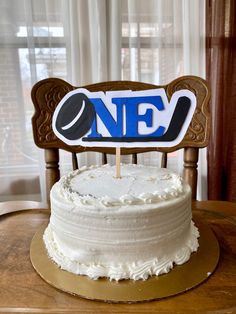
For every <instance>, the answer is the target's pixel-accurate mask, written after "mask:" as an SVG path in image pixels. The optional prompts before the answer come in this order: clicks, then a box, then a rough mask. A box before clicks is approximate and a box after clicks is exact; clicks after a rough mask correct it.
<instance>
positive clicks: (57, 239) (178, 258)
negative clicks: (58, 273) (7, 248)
mask: <svg viewBox="0 0 236 314" xmlns="http://www.w3.org/2000/svg"><path fill="white" fill-rule="evenodd" d="M114 176H115V167H114V166H109V165H104V166H101V167H97V166H92V167H84V168H81V169H80V170H76V171H73V172H71V173H69V174H68V175H66V176H63V177H62V178H61V179H60V181H58V182H57V183H56V184H55V185H54V186H53V188H52V190H51V196H50V197H51V217H50V223H49V225H48V227H47V228H46V230H45V233H44V243H45V246H46V249H47V251H48V255H49V256H50V258H51V259H52V260H53V261H54V262H56V264H58V266H59V267H61V268H62V269H64V270H67V271H69V272H72V273H75V274H80V275H87V276H89V277H90V278H92V279H98V278H99V277H108V278H109V279H110V280H113V279H114V280H121V279H133V280H139V279H143V280H145V279H147V278H148V277H149V276H152V275H156V276H158V275H161V274H164V273H168V272H169V271H170V270H171V269H172V268H173V266H174V265H175V264H176V265H181V264H183V263H185V262H187V261H188V260H189V258H190V255H191V253H192V252H195V251H196V250H197V249H198V237H199V233H198V230H197V228H196V227H195V225H194V223H193V222H192V211H191V189H190V187H189V185H187V184H186V183H184V181H183V180H182V178H181V177H180V176H178V175H177V174H175V173H172V172H171V171H169V170H167V169H158V168H156V167H146V166H141V165H138V166H137V165H122V177H121V178H120V179H117V178H115V177H114Z"/></svg>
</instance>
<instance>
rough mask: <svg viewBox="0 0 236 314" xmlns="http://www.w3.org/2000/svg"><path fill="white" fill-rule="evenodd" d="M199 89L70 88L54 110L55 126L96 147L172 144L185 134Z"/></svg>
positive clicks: (68, 139)
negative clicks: (167, 91) (118, 89)
mask: <svg viewBox="0 0 236 314" xmlns="http://www.w3.org/2000/svg"><path fill="white" fill-rule="evenodd" d="M195 108H196V97H195V95H194V94H193V93H192V92H191V91H189V90H186V89H182V90H179V91H176V92H175V93H174V94H173V95H172V97H171V99H170V101H168V98H167V95H166V92H165V90H164V89H163V88H159V89H152V90H144V91H130V90H125V91H111V92H107V93H106V94H105V93H104V92H90V91H88V90H86V89H84V88H79V89H76V90H74V91H71V92H69V93H68V94H66V96H65V97H64V98H63V99H62V100H61V101H60V103H59V104H58V106H57V108H56V110H55V112H54V115H53V123H52V125H53V131H54V133H55V134H56V136H57V137H58V138H59V139H61V140H62V141H63V142H65V143H66V144H68V145H81V146H90V147H91V146H96V147H153V146H156V147H171V146H175V145H178V144H179V143H180V142H181V140H182V139H183V137H184V135H185V133H186V131H187V129H188V126H189V124H190V121H191V119H192V116H193V113H194V110H195Z"/></svg>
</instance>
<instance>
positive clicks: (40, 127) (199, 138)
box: [31, 76, 210, 201]
mask: <svg viewBox="0 0 236 314" xmlns="http://www.w3.org/2000/svg"><path fill="white" fill-rule="evenodd" d="M83 87H84V88H86V89H87V90H89V91H91V92H95V91H104V92H106V91H114V90H133V91H137V90H146V89H155V88H160V87H162V88H164V89H165V91H166V94H167V97H168V99H169V100H170V98H171V96H172V94H173V93H174V92H175V91H177V90H180V89H188V90H190V91H192V92H193V93H194V94H195V95H196V98H197V107H196V110H195V112H194V116H193V118H192V121H191V123H190V126H189V128H188V130H187V132H186V134H185V136H184V138H183V140H182V141H181V143H179V144H178V145H177V146H175V147H171V148H158V147H152V148H145V149H144V148H126V149H121V154H132V155H133V161H134V162H137V158H136V156H137V155H136V154H137V153H143V152H149V151H157V152H161V153H162V164H161V166H162V167H166V163H167V154H168V153H169V152H172V151H175V150H178V149H180V148H184V163H183V177H184V179H185V180H186V181H187V182H188V183H189V184H190V186H191V188H192V199H193V200H195V199H196V192H197V163H198V150H199V148H202V147H205V146H207V144H208V140H209V131H210V114H209V110H208V102H209V99H210V92H209V88H208V86H207V83H206V81H205V80H203V79H202V78H199V77H196V76H183V77H180V78H178V79H176V80H174V81H172V82H171V83H169V84H167V85H165V86H157V85H152V84H147V83H141V82H132V81H111V82H102V83H97V84H92V85H87V86H83ZM76 88H78V87H75V86H72V85H70V84H69V83H67V82H65V81H63V80H61V79H58V78H48V79H44V80H41V81H39V82H38V83H36V84H35V85H34V86H33V88H32V93H31V96H32V101H33V104H34V107H35V113H34V115H33V118H32V126H33V135H34V141H35V144H36V145H37V146H38V147H40V148H43V149H44V150H45V163H46V189H47V199H48V201H49V192H50V189H51V187H52V186H53V184H54V183H55V182H56V181H58V180H59V178H60V169H59V149H63V150H66V151H69V152H71V153H72V157H73V158H72V163H73V169H76V168H78V163H77V159H76V153H80V152H85V151H96V152H101V153H103V156H104V158H103V161H104V163H106V154H114V153H115V149H114V148H105V147H104V148H101V147H100V148H96V147H81V146H69V145H67V144H65V143H64V142H62V141H61V140H60V139H58V138H57V137H56V136H55V134H54V133H53V130H52V116H53V113H54V110H55V108H56V106H57V105H58V103H59V102H60V100H61V99H62V98H63V97H64V96H65V95H66V94H67V93H68V92H70V91H72V90H74V89H76Z"/></svg>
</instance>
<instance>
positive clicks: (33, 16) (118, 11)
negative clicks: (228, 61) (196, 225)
mask: <svg viewBox="0 0 236 314" xmlns="http://www.w3.org/2000/svg"><path fill="white" fill-rule="evenodd" d="M204 8H205V1H204V0H200V1H199V0H11V1H9V0H1V1H0V15H1V16H0V145H1V146H0V149H1V152H0V178H1V182H3V184H2V186H1V188H0V200H10V199H17V198H19V199H26V198H28V199H34V200H38V199H40V197H39V190H40V187H41V191H44V180H43V179H44V171H43V167H44V165H43V157H42V154H41V151H40V150H39V149H37V148H36V147H35V145H34V142H33V138H32V132H31V116H32V114H33V106H32V103H31V99H30V90H31V87H32V85H33V84H34V83H35V82H36V81H38V80H40V79H43V78H46V77H50V76H54V77H60V78H63V79H66V80H68V81H69V82H71V83H72V84H74V85H78V86H81V85H84V84H88V83H95V82H99V81H105V80H119V79H122V80H136V81H143V82H151V83H154V84H166V83H168V82H170V81H171V80H173V79H175V78H176V77H178V76H180V75H185V74H193V75H199V76H202V77H204V76H205V56H204V54H205V49H204V41H205V38H204V29H205V25H204V20H205V12H204ZM62 157H63V160H64V162H63V164H66V162H67V160H68V156H66V155H65V154H64V155H63V156H62ZM79 159H80V160H79V164H80V165H83V164H93V163H100V162H101V160H100V155H95V154H91V153H90V154H81V155H80V157H79ZM123 161H124V162H128V161H129V159H127V158H124V159H123ZM109 162H114V160H113V158H112V157H109ZM138 162H142V163H146V164H155V165H158V164H159V157H158V154H157V153H150V154H145V155H144V156H142V157H141V156H140V157H139V159H138ZM182 164H183V163H182V155H181V151H180V152H178V153H174V154H171V156H170V158H169V163H168V167H170V168H172V169H174V170H176V171H178V172H180V170H181V169H182ZM67 169H68V168H67V167H65V168H64V171H67ZM39 173H40V174H41V175H40V178H41V179H40V180H39V179H38V178H39ZM205 174H206V157H205V152H203V153H201V155H200V166H199V186H200V189H199V191H200V194H199V196H198V197H199V198H200V199H201V198H203V199H204V198H206V191H207V190H206V186H205V182H206V175H205ZM41 195H43V196H42V197H43V199H44V194H43V193H41Z"/></svg>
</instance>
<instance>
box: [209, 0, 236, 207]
mask: <svg viewBox="0 0 236 314" xmlns="http://www.w3.org/2000/svg"><path fill="white" fill-rule="evenodd" d="M235 32H236V1H235V0H224V1H223V0H217V1H215V0H207V1H206V38H207V39H206V49H207V63H206V64H207V73H206V74H207V81H208V82H209V84H210V87H211V93H212V96H211V103H210V111H211V114H212V131H211V138H210V143H209V146H208V187H209V189H208V197H209V199H218V200H228V201H236V54H235V47H236V36H235Z"/></svg>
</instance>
